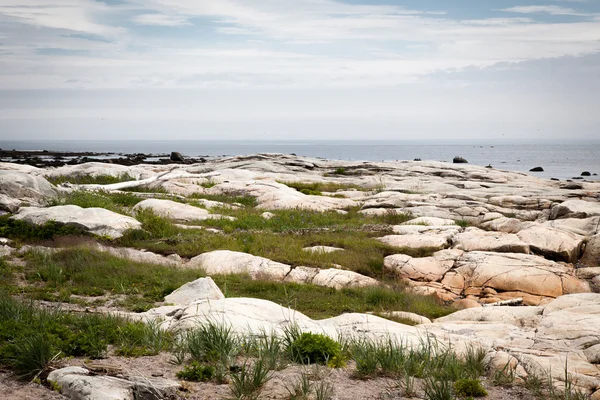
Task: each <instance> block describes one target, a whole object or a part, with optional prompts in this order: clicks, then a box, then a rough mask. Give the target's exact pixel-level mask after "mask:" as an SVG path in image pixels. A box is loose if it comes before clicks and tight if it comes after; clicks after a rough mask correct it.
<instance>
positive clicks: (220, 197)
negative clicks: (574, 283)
mask: <svg viewBox="0 0 600 400" xmlns="http://www.w3.org/2000/svg"><path fill="white" fill-rule="evenodd" d="M188 199H191V200H193V199H205V200H212V201H220V202H221V203H227V204H240V205H242V206H245V207H256V205H257V204H258V203H257V202H256V197H253V196H250V195H247V194H244V193H241V192H239V193H238V192H230V193H225V194H204V193H194V194H192V195H191V196H189V197H188Z"/></svg>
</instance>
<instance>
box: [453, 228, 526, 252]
mask: <svg viewBox="0 0 600 400" xmlns="http://www.w3.org/2000/svg"><path fill="white" fill-rule="evenodd" d="M453 244H454V247H455V248H457V249H461V250H464V251H477V250H479V251H494V252H497V253H524V254H529V245H527V243H525V242H523V241H522V240H521V239H520V238H519V237H518V236H517V235H514V234H510V233H504V232H487V231H483V230H481V229H478V228H467V229H466V230H465V231H464V232H462V233H459V234H457V235H456V236H454V238H453Z"/></svg>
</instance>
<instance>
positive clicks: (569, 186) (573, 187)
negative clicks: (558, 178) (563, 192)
mask: <svg viewBox="0 0 600 400" xmlns="http://www.w3.org/2000/svg"><path fill="white" fill-rule="evenodd" d="M560 188H561V189H567V190H579V189H583V186H582V185H581V184H580V183H567V184H565V185H561V187H560Z"/></svg>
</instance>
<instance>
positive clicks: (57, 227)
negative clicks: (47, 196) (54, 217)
mask: <svg viewBox="0 0 600 400" xmlns="http://www.w3.org/2000/svg"><path fill="white" fill-rule="evenodd" d="M72 235H78V236H86V235H87V233H86V232H85V231H83V230H82V229H80V228H76V227H74V226H67V225H61V224H58V223H56V222H54V221H48V222H46V223H45V224H43V225H33V224H30V223H27V222H25V221H21V220H16V219H11V218H10V216H9V215H2V216H0V237H5V238H9V239H13V240H17V241H21V242H35V241H40V240H51V239H53V238H55V237H59V236H72Z"/></svg>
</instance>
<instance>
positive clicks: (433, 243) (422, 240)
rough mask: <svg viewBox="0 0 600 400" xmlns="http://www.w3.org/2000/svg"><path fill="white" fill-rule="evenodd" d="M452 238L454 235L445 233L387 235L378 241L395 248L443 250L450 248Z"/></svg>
mask: <svg viewBox="0 0 600 400" xmlns="http://www.w3.org/2000/svg"><path fill="white" fill-rule="evenodd" d="M451 237H452V235H450V237H449V235H448V234H447V233H445V232H428V233H420V234H415V235H410V234H407V235H387V236H383V237H381V238H378V240H380V241H381V242H383V243H385V244H388V245H390V246H394V247H409V248H411V249H417V248H436V249H441V248H444V247H446V246H448V244H449V242H450V239H451Z"/></svg>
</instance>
